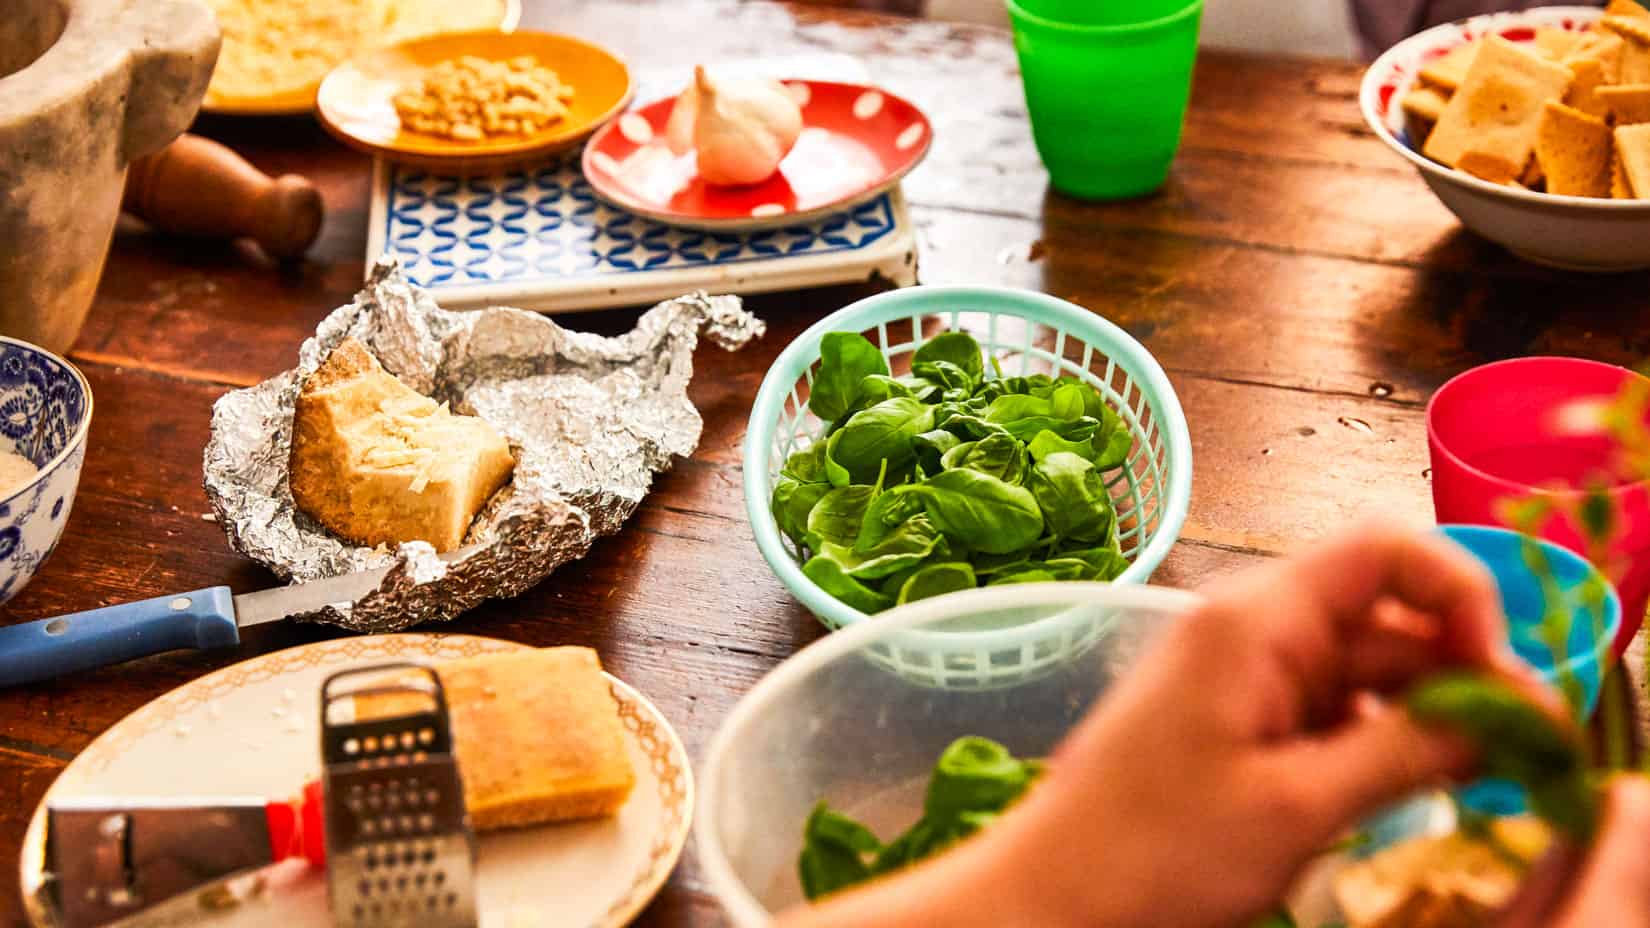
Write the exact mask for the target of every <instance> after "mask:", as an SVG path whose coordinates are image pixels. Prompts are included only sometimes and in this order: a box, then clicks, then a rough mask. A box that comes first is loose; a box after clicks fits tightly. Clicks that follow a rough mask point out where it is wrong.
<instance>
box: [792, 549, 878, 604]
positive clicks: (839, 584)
mask: <svg viewBox="0 0 1650 928" xmlns="http://www.w3.org/2000/svg"><path fill="white" fill-rule="evenodd" d="M802 573H803V574H805V575H806V576H807V577H808V579H809V580H812V581H813V582H815V583H817V584H819V588H820V589H822V590H824V591H825V592H827V593H829V594H831V595H832V596H835V597H836V598H837V599H839V600H841V601H842V603H843V604H844V605H846V606H849V607H850V608H853V609H858V610H859V611H861V612H864V613H877V612H881V611H882V610H884V609H887V608H888V607H889V606H892V605H893V604H894V600H893V598H892V597H889V596H884V595H882V594H881V593H878V592H876V591H875V590H872V589H870V588H869V587H867V586H865V585H864V584H862V583H860V582H859V581H858V580H855V579H854V578H853V577H850V576H848V574H847V572H846V571H844V570H843V569H842V565H840V564H838V563H837V562H836V561H833V560H831V559H830V558H828V557H823V556H821V555H817V554H816V555H814V556H813V557H811V558H809V559H808V563H806V564H803V565H802Z"/></svg>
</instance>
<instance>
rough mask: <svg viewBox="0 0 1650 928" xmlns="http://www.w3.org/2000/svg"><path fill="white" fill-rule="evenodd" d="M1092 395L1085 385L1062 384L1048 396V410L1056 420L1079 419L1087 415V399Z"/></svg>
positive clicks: (1092, 392)
mask: <svg viewBox="0 0 1650 928" xmlns="http://www.w3.org/2000/svg"><path fill="white" fill-rule="evenodd" d="M1094 395H1096V394H1095V392H1094V391H1093V390H1091V389H1089V388H1088V386H1087V385H1085V384H1080V383H1062V384H1060V385H1059V386H1057V387H1055V388H1054V392H1052V393H1050V394H1049V400H1048V402H1049V409H1050V411H1051V412H1052V413H1053V415H1054V417H1055V418H1056V419H1081V418H1083V417H1084V416H1086V415H1088V414H1089V412H1088V407H1087V404H1086V402H1085V401H1086V399H1087V397H1089V396H1094Z"/></svg>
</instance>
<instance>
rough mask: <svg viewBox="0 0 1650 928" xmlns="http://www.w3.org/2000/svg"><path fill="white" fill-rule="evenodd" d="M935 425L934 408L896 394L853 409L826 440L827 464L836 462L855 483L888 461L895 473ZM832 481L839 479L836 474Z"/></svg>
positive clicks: (868, 477) (866, 480)
mask: <svg viewBox="0 0 1650 928" xmlns="http://www.w3.org/2000/svg"><path fill="white" fill-rule="evenodd" d="M933 426H934V408H933V407H932V406H925V405H923V404H922V403H920V402H918V401H917V400H915V399H913V398H912V397H909V396H896V397H893V398H891V399H886V400H883V401H882V402H880V403H878V404H876V405H875V406H872V407H870V408H868V409H863V410H861V411H859V412H857V413H854V415H853V417H852V418H850V419H849V420H848V422H847V424H846V425H844V426H843V427H842V428H841V429H840V430H838V431H837V432H836V433H835V434H833V435H832V436H831V439H830V441H829V442H828V443H827V444H826V457H827V459H828V462H827V467H829V465H832V464H834V465H835V466H837V467H840V468H842V470H844V471H846V472H847V474H848V478H849V480H850V481H851V482H853V483H870V482H871V481H873V480H875V479H876V477H877V472H878V471H879V470H881V468H882V467H883V462H885V461H886V462H887V467H888V471H889V472H890V473H894V472H897V471H899V470H900V469H902V468H904V467H905V466H906V465H907V464H909V463H910V462H911V459H912V457H913V456H914V455H915V454H916V450H915V446H914V444H913V442H914V440H915V439H916V437H917V435H918V434H920V433H922V432H926V431H928V430H929V429H931V428H933ZM832 482H833V483H835V482H836V478H835V475H834V474H833V478H832Z"/></svg>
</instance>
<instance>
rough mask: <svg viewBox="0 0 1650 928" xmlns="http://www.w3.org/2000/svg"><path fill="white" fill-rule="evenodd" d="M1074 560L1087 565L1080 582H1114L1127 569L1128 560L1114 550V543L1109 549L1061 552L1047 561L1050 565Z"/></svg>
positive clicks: (1081, 549)
mask: <svg viewBox="0 0 1650 928" xmlns="http://www.w3.org/2000/svg"><path fill="white" fill-rule="evenodd" d="M1066 560H1076V561H1082V562H1083V563H1085V564H1087V565H1088V571H1087V572H1086V573H1084V575H1083V576H1082V577H1081V578H1079V579H1082V580H1116V579H1117V577H1118V575H1119V574H1121V573H1122V572H1123V571H1125V570H1127V569H1128V567H1129V560H1128V558H1126V557H1124V556H1123V554H1122V552H1120V551H1118V550H1117V548H1116V542H1115V541H1114V542H1113V543H1112V546H1111V547H1098V548H1079V549H1077V550H1075V551H1061V552H1059V553H1058V554H1057V555H1056V556H1055V557H1054V558H1051V559H1050V560H1049V563H1050V564H1053V563H1057V562H1059V561H1066Z"/></svg>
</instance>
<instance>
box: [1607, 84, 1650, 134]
mask: <svg viewBox="0 0 1650 928" xmlns="http://www.w3.org/2000/svg"><path fill="white" fill-rule="evenodd" d="M1598 98H1599V100H1601V101H1602V102H1603V103H1604V105H1605V106H1607V107H1609V110H1610V115H1611V117H1613V118H1614V120H1615V123H1616V125H1618V126H1631V125H1635V124H1637V123H1641V122H1650V84H1617V85H1616V86H1614V87H1600V88H1599V89H1598Z"/></svg>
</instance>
